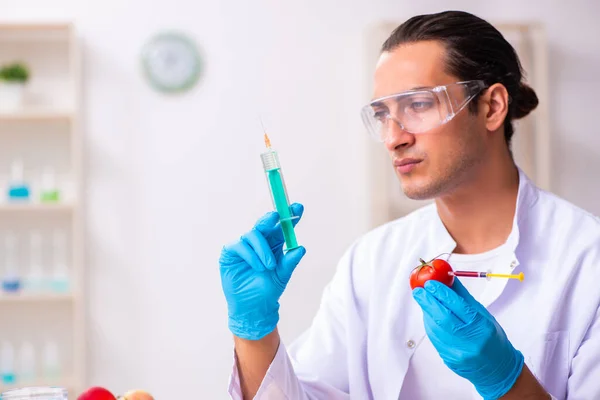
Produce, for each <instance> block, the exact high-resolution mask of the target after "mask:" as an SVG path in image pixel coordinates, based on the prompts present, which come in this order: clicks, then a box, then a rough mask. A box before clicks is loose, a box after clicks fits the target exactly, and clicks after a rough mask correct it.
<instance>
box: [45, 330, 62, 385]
mask: <svg viewBox="0 0 600 400" xmlns="http://www.w3.org/2000/svg"><path fill="white" fill-rule="evenodd" d="M42 357H43V358H42V363H43V364H42V371H43V377H44V380H45V381H48V382H57V381H59V380H60V378H61V377H62V370H61V369H62V368H61V365H60V356H59V349H58V345H57V344H56V342H54V341H51V340H48V341H46V343H45V344H44V349H43V355H42Z"/></svg>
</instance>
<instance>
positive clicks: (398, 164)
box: [394, 158, 422, 167]
mask: <svg viewBox="0 0 600 400" xmlns="http://www.w3.org/2000/svg"><path fill="white" fill-rule="evenodd" d="M421 161H422V160H419V159H417V158H403V159H401V160H395V161H394V166H396V167H402V166H404V165H410V164H418V163H420V162H421Z"/></svg>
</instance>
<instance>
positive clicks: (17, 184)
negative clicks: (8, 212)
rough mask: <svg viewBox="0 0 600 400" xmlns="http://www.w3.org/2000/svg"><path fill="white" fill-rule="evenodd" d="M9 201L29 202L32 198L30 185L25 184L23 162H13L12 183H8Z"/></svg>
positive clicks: (18, 160) (11, 167) (11, 168)
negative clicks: (30, 197)
mask: <svg viewBox="0 0 600 400" xmlns="http://www.w3.org/2000/svg"><path fill="white" fill-rule="evenodd" d="M7 196H8V199H9V200H10V201H27V200H29V196H30V189H29V185H28V184H27V183H26V182H25V179H24V173H23V161H22V160H21V159H20V158H17V159H15V160H13V162H12V164H11V166H10V181H9V182H8V193H7Z"/></svg>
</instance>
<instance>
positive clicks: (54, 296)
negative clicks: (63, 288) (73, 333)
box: [0, 292, 75, 303]
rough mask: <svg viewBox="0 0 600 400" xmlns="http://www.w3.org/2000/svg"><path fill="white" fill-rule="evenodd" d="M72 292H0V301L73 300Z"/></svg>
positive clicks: (39, 301)
mask: <svg viewBox="0 0 600 400" xmlns="http://www.w3.org/2000/svg"><path fill="white" fill-rule="evenodd" d="M74 299H75V296H74V295H73V294H72V293H62V294H61V293H14V294H11V293H5V292H2V293H0V303H45V302H53V303H56V302H68V301H73V300H74Z"/></svg>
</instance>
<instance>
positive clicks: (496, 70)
mask: <svg viewBox="0 0 600 400" xmlns="http://www.w3.org/2000/svg"><path fill="white" fill-rule="evenodd" d="M425 40H434V41H439V42H441V43H442V44H443V45H444V46H445V48H446V70H447V72H448V73H450V74H452V75H454V76H456V77H458V78H459V79H460V80H475V79H481V80H483V81H484V82H485V84H486V86H488V87H489V86H491V85H493V84H495V83H501V84H503V85H504V86H505V87H506V90H507V91H508V95H509V105H508V114H507V116H506V119H505V121H504V137H505V139H506V143H507V144H508V145H510V140H511V138H512V136H513V133H514V128H513V125H512V120H514V119H519V118H523V117H525V116H526V115H527V114H529V113H530V112H531V111H532V110H533V109H535V108H536V107H537V105H538V98H537V95H536V94H535V91H534V90H533V89H532V88H531V87H529V86H528V85H527V84H525V83H524V82H523V81H522V79H523V69H522V67H521V63H520V61H519V57H518V56H517V53H516V52H515V49H514V48H513V47H512V46H511V45H510V43H508V42H507V41H506V39H505V38H504V37H503V36H502V34H501V33H500V32H499V31H498V30H497V29H496V28H494V27H493V26H492V25H491V24H490V23H489V22H487V21H485V20H483V19H481V18H479V17H476V16H475V15H472V14H469V13H467V12H462V11H445V12H441V13H437V14H428V15H418V16H415V17H413V18H411V19H409V20H407V21H406V22H404V23H403V24H402V25H400V26H399V27H398V28H396V29H395V30H394V32H392V34H391V35H390V37H389V38H388V39H387V40H386V41H385V43H384V44H383V46H382V48H381V51H382V52H387V51H392V50H394V49H395V48H397V47H398V46H400V45H402V44H405V43H414V42H420V41H425ZM477 99H478V97H476V98H475V99H474V101H473V102H472V103H470V104H469V109H470V111H471V112H473V113H474V112H476V111H477V103H476V100H477Z"/></svg>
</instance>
